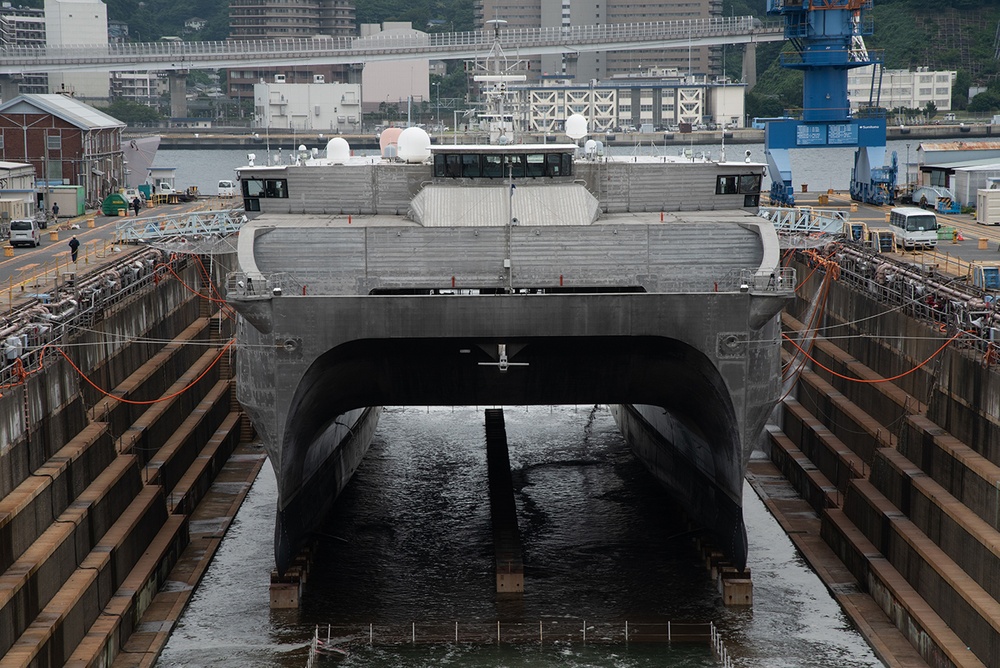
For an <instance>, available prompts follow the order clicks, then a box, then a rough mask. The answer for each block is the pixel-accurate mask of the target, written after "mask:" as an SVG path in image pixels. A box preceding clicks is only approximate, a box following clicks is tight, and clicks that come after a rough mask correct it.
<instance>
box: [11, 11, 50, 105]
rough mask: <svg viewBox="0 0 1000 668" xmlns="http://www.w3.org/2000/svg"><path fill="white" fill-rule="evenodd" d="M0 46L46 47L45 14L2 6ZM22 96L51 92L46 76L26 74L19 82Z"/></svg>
mask: <svg viewBox="0 0 1000 668" xmlns="http://www.w3.org/2000/svg"><path fill="white" fill-rule="evenodd" d="M0 46H45V12H44V11H43V10H41V9H33V8H31V7H14V6H13V5H12V4H11V3H9V2H4V3H3V4H2V5H0ZM18 90H19V92H20V93H21V94H22V95H26V94H38V93H48V92H49V78H48V76H47V75H45V74H24V75H22V77H21V79H20V81H18Z"/></svg>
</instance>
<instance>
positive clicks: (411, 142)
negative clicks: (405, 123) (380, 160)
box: [397, 127, 431, 162]
mask: <svg viewBox="0 0 1000 668" xmlns="http://www.w3.org/2000/svg"><path fill="white" fill-rule="evenodd" d="M397 142H398V145H399V153H398V155H399V159H400V160H403V161H405V162H423V161H424V160H426V159H427V158H429V157H430V155H431V137H430V135H428V134H427V132H426V131H425V130H424V129H423V128H416V127H413V128H406V129H405V130H403V132H401V133H400V135H399V139H398V140H397Z"/></svg>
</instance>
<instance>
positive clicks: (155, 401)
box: [38, 339, 236, 406]
mask: <svg viewBox="0 0 1000 668" xmlns="http://www.w3.org/2000/svg"><path fill="white" fill-rule="evenodd" d="M235 342H236V339H230V340H229V342H228V343H226V345H224V346H223V347H222V350H220V351H219V354H218V355H216V356H215V359H214V360H212V363H211V364H209V365H208V367H207V368H206V369H205V370H204V371H202V372H201V373H200V374H198V377H197V378H195V379H194V380H192V381H191V382H190V383H188V384H187V385H186V386H185V387H183V388H181V389H180V390H177V391H176V392H174V393H173V394H170V395H167V396H165V397H160V398H159V399H150V400H148V401H134V400H132V399H123V398H122V397H119V396H116V395H114V394H111V393H110V392H108V391H107V390H105V389H103V388H101V387H98V385H97V384H96V383H94V381H92V380H91V379H90V378H88V377H87V375H86V374H85V373H83V371H82V370H80V367H78V366H77V365H76V364H74V363H73V360H72V359H70V357H69V355H67V354H66V352H65V351H64V350H63V349H62V348H55V350H57V351H58V352H59V354H61V355H62V356H63V357H65V358H66V361H67V362H69V365H70V366H71V367H73V370H74V371H76V372H77V373H78V374H80V377H81V378H83V379H84V380H85V381H87V384H89V385H90V386H91V387H93V388H94V389H95V390H97V391H98V392H100V393H101V394H103V395H104V396H106V397H111V398H112V399H115V400H116V401H120V402H122V403H123V404H131V405H134V406H148V405H151V404H158V403H160V402H161V401H169V400H170V399H173V398H175V397H179V396H180V395H182V394H184V393H185V392H187V391H188V390H190V389H191V388H192V387H194V386H195V385H196V384H197V383H198V381H200V380H201V379H202V378H204V377H205V375H206V374H207V373H208V372H209V371H211V370H212V367H214V366H215V365H216V364H218V363H219V360H220V359H222V356H223V355H224V354H225V353H226V351H227V350H229V347H230V346H232V345H233V344H234V343H235ZM38 368H39V370H40V369H41V368H42V367H41V362H39V367H38Z"/></svg>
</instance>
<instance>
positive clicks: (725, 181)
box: [715, 174, 761, 195]
mask: <svg viewBox="0 0 1000 668" xmlns="http://www.w3.org/2000/svg"><path fill="white" fill-rule="evenodd" d="M760 185H761V175H760V174H727V175H724V176H719V177H718V179H717V180H716V182H715V194H716V195H738V194H743V195H754V194H759V193H760Z"/></svg>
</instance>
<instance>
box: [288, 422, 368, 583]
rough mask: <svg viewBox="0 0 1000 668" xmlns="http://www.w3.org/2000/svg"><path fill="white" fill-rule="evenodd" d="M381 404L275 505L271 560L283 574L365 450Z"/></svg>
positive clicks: (348, 477) (343, 485) (324, 514)
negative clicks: (282, 504) (292, 492)
mask: <svg viewBox="0 0 1000 668" xmlns="http://www.w3.org/2000/svg"><path fill="white" fill-rule="evenodd" d="M381 410H382V409H381V407H373V408H367V409H365V410H364V412H363V413H362V414H361V416H360V417H359V418H358V420H357V422H355V423H354V425H353V426H352V427H351V430H350V436H349V437H348V438H345V439H344V440H343V441H341V442H340V443H339V444H338V445H337V447H336V448H335V449H334V451H333V453H332V454H331V455H330V456H329V457H327V458H326V460H325V461H324V462H323V464H322V465H321V466H320V467H319V468H318V469H316V470H315V471H313V472H311V473H310V474H309V475H308V477H306V478H305V480H303V482H302V485H301V487H300V488H299V490H298V491H297V493H296V494H295V495H294V496H293V497H291V499H290V500H289V501H288V502H287V503H286V504H285V507H284V508H279V509H278V511H277V516H276V517H275V522H274V562H275V566H276V568H277V569H278V573H279V574H281V575H284V573H285V571H286V570H288V567H289V566H290V565H291V563H292V560H293V559H294V558H295V556H296V555H297V554H298V553H299V551H300V550H301V549H302V547H303V545H304V544H305V541H306V539H307V538H308V536H309V534H310V533H312V531H313V530H315V529H316V527H318V526H319V525H320V524H321V523H322V522H323V520H324V519H325V518H326V515H327V513H329V512H330V509H331V508H332V507H333V503H334V501H336V500H337V497H338V496H339V495H340V492H341V491H342V490H343V489H344V487H345V486H346V485H347V483H348V481H349V480H350V478H351V476H352V475H353V474H354V471H355V470H357V468H358V465H359V464H360V463H361V460H362V459H363V458H364V456H365V453H366V452H368V446H369V445H370V444H371V441H372V437H373V436H374V435H375V427H377V426H378V418H379V414H380V412H381Z"/></svg>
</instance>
